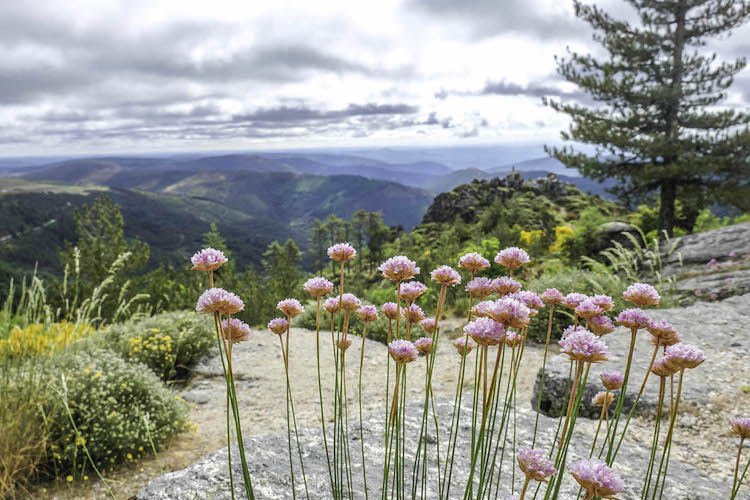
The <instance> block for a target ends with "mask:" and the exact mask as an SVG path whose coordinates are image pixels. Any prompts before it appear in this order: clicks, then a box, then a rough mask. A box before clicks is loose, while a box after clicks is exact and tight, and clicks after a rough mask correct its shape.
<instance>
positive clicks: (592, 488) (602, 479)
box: [568, 458, 625, 499]
mask: <svg viewBox="0 0 750 500" xmlns="http://www.w3.org/2000/svg"><path fill="white" fill-rule="evenodd" d="M568 472H570V474H571V475H572V476H573V477H574V478H575V480H576V481H577V482H578V484H580V485H581V487H582V488H583V489H584V490H586V493H588V496H589V497H591V498H593V497H595V496H599V497H601V498H607V499H611V498H612V499H613V498H615V497H614V495H616V494H618V493H622V492H623V491H624V490H625V483H624V482H623V481H622V478H621V477H620V475H619V474H618V473H616V472H614V471H613V470H612V469H610V468H609V467H608V466H607V464H605V463H604V462H602V461H601V460H596V459H586V458H584V459H581V460H578V461H577V462H574V463H572V464H570V465H569V466H568Z"/></svg>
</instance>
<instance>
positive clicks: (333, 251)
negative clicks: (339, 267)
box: [328, 243, 357, 262]
mask: <svg viewBox="0 0 750 500" xmlns="http://www.w3.org/2000/svg"><path fill="white" fill-rule="evenodd" d="M328 256H329V257H330V258H331V259H333V260H335V261H336V262H347V261H350V260H352V259H353V258H354V257H356V256H357V251H356V250H355V249H354V247H353V246H351V245H350V244H349V243H336V244H335V245H333V246H331V247H328Z"/></svg>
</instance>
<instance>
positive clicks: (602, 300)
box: [591, 295, 615, 312]
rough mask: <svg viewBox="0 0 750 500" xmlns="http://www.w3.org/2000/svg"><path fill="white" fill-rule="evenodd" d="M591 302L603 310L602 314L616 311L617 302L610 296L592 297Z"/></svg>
mask: <svg viewBox="0 0 750 500" xmlns="http://www.w3.org/2000/svg"><path fill="white" fill-rule="evenodd" d="M591 302H593V303H594V304H595V305H597V306H599V307H601V308H602V312H608V311H611V310H612V309H614V307H615V302H614V301H613V300H612V297H610V296H609V295H594V296H593V297H591Z"/></svg>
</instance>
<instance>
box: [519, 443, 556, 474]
mask: <svg viewBox="0 0 750 500" xmlns="http://www.w3.org/2000/svg"><path fill="white" fill-rule="evenodd" d="M546 455H547V454H546V453H545V452H544V451H543V450H532V449H531V448H529V447H526V448H522V449H521V450H520V451H519V452H518V456H517V457H516V458H517V460H518V466H519V467H520V468H521V471H522V472H523V473H524V474H525V475H526V477H528V478H531V479H534V480H535V481H546V480H547V478H548V477H549V476H551V475H552V474H554V473H555V472H557V469H555V468H554V467H553V466H554V463H553V462H552V461H550V460H547V456H546Z"/></svg>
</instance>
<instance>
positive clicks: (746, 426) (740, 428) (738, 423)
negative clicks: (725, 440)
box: [729, 417, 750, 439]
mask: <svg viewBox="0 0 750 500" xmlns="http://www.w3.org/2000/svg"><path fill="white" fill-rule="evenodd" d="M729 425H731V426H732V430H733V431H734V432H735V434H737V435H738V436H739V437H740V438H741V439H750V418H748V417H737V418H733V419H731V420H730V421H729Z"/></svg>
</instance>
